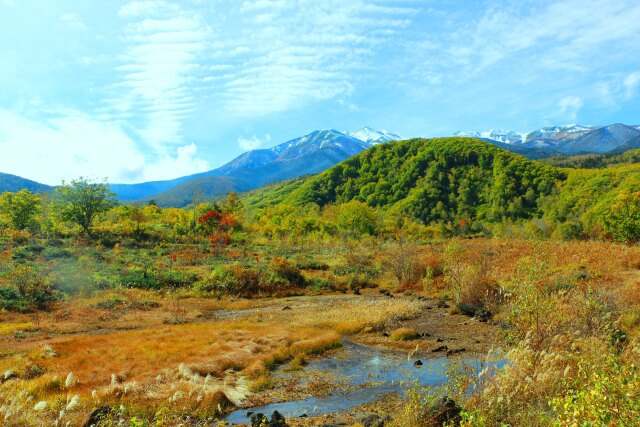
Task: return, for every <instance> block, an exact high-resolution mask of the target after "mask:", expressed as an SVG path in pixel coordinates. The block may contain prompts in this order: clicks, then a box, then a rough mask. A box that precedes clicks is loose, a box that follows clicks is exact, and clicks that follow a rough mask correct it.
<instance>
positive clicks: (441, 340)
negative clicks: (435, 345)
mask: <svg viewBox="0 0 640 427" xmlns="http://www.w3.org/2000/svg"><path fill="white" fill-rule="evenodd" d="M436 342H444V340H443V339H442V338H436Z"/></svg>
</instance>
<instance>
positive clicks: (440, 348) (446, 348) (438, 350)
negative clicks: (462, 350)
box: [431, 345, 449, 353]
mask: <svg viewBox="0 0 640 427" xmlns="http://www.w3.org/2000/svg"><path fill="white" fill-rule="evenodd" d="M447 350H449V347H447V346H446V345H441V346H440V347H436V348H434V349H433V350H431V352H432V353H439V352H441V351H447Z"/></svg>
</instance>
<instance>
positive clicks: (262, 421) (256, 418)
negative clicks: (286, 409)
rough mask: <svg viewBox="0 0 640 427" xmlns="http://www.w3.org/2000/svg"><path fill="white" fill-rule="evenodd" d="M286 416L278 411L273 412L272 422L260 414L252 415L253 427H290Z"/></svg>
mask: <svg viewBox="0 0 640 427" xmlns="http://www.w3.org/2000/svg"><path fill="white" fill-rule="evenodd" d="M288 426H289V425H288V424H287V422H286V420H285V419H284V416H282V414H281V413H280V412H278V411H273V414H271V420H269V418H267V416H266V415H265V414H262V413H260V412H258V413H256V414H253V415H251V427H288Z"/></svg>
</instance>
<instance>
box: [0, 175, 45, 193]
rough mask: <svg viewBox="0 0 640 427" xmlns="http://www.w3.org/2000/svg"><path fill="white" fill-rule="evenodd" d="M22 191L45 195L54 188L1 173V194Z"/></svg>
mask: <svg viewBox="0 0 640 427" xmlns="http://www.w3.org/2000/svg"><path fill="white" fill-rule="evenodd" d="M22 189H27V190H29V191H31V192H33V193H45V192H47V191H51V190H53V187H51V186H49V185H46V184H40V183H39V182H36V181H31V180H30V179H26V178H21V177H19V176H16V175H11V174H8V173H2V172H0V193H2V192H4V191H12V192H16V191H20V190H22Z"/></svg>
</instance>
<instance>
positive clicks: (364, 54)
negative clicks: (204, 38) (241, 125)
mask: <svg viewBox="0 0 640 427" xmlns="http://www.w3.org/2000/svg"><path fill="white" fill-rule="evenodd" d="M386 3H388V2H383V1H375V2H365V1H349V2H344V1H337V0H325V1H323V2H315V1H305V0H298V1H278V0H254V1H244V2H243V3H242V5H241V6H240V8H239V14H240V19H241V24H239V25H240V28H239V33H240V34H236V36H235V37H234V38H235V39H236V40H237V42H235V41H233V40H225V41H224V42H222V43H221V44H220V45H219V49H218V51H217V52H215V56H214V60H218V61H219V62H221V63H222V64H232V66H233V68H232V70H230V71H228V70H227V71H221V72H220V73H211V74H210V75H209V76H208V78H207V79H208V80H209V81H214V82H217V84H216V85H213V87H214V90H216V92H217V93H219V94H220V96H221V97H222V98H223V99H224V101H225V105H226V109H227V110H228V111H229V112H231V113H232V114H235V115H239V116H262V115H267V114H274V113H280V112H283V111H287V110H291V109H297V108H300V107H303V106H305V105H307V104H309V103H314V102H318V101H326V100H330V99H336V100H344V99H346V98H349V97H350V95H351V94H352V93H353V90H354V84H355V83H356V82H357V81H359V80H361V79H364V78H366V77H367V75H368V71H367V68H368V65H367V59H369V58H370V57H371V56H372V55H373V53H374V51H375V49H376V47H379V45H381V44H383V43H385V42H386V41H388V40H390V38H391V37H392V36H393V35H394V34H395V33H396V32H397V31H398V30H401V29H402V28H404V27H405V26H406V25H407V23H408V20H407V18H408V17H409V16H411V15H412V14H414V13H415V12H416V11H415V9H412V8H410V7H400V6H398V7H389V6H385V5H384V4H386Z"/></svg>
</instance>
